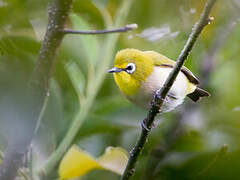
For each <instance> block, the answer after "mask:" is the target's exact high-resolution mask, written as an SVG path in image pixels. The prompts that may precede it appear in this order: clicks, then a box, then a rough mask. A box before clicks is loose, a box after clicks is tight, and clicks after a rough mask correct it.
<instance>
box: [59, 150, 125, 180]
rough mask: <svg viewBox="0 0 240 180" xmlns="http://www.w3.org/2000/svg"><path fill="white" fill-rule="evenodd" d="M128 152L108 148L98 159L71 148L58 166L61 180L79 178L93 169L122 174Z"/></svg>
mask: <svg viewBox="0 0 240 180" xmlns="http://www.w3.org/2000/svg"><path fill="white" fill-rule="evenodd" d="M128 156H129V154H128V152H127V151H125V150H124V149H123V148H120V147H108V148H106V150H105V152H104V154H103V155H102V156H100V157H99V158H98V159H95V158H94V157H92V156H91V155H90V154H89V153H88V152H86V151H83V150H81V149H80V148H78V147H77V146H72V147H71V148H70V150H69V151H68V152H67V153H66V155H65V156H64V157H63V159H62V161H61V163H60V166H59V175H60V178H61V179H70V178H76V177H81V176H83V175H85V174H87V173H88V172H89V171H91V170H93V169H106V170H110V171H112V172H115V173H117V174H120V175H121V174H122V173H123V171H124V169H125V167H126V165H127V162H128Z"/></svg>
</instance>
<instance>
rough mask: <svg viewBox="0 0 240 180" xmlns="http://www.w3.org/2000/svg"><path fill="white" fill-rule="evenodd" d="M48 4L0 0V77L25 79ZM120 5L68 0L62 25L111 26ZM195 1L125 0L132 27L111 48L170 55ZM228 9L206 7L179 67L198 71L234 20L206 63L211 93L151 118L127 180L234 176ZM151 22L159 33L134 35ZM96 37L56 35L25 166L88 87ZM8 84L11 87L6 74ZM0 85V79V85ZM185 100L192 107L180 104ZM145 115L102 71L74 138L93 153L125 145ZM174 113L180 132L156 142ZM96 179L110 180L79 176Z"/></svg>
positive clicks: (52, 139) (61, 130) (42, 151)
mask: <svg viewBox="0 0 240 180" xmlns="http://www.w3.org/2000/svg"><path fill="white" fill-rule="evenodd" d="M48 3H49V1H48V0H42V1H31V0H22V1H17V0H0V14H1V16H0V74H1V77H0V78H1V79H4V78H5V77H4V76H5V73H6V72H11V71H14V72H15V71H17V74H18V71H19V74H21V75H22V72H24V74H25V75H24V78H25V80H26V81H27V80H28V78H29V77H30V75H31V72H32V70H33V68H34V64H35V62H36V59H37V55H38V51H39V48H40V43H41V41H42V40H43V35H44V32H45V30H46V25H47V5H48ZM120 3H121V1H120V0H105V1H97V0H92V1H90V0H87V1H83V0H75V1H74V4H73V9H72V13H71V15H70V17H69V22H68V26H69V27H72V28H73V29H81V30H91V29H104V28H106V27H107V25H108V24H109V23H111V21H112V20H111V18H112V17H114V15H115V14H116V11H117V9H118V8H119V5H120ZM204 3H205V1H195V0H175V1H167V0H148V1H146V0H138V1H137V0H135V1H134V3H133V6H132V8H131V11H130V14H129V17H128V19H127V22H126V24H131V23H137V24H138V26H139V28H138V29H137V30H135V31H132V32H128V33H123V34H121V36H120V39H119V41H118V43H117V48H116V49H115V50H114V52H116V51H117V50H119V49H122V48H127V47H131V48H137V49H141V50H155V51H157V52H160V53H162V54H164V55H166V56H168V57H170V58H172V59H176V58H177V56H178V55H179V53H180V51H181V49H182V48H183V46H184V44H185V42H186V40H187V38H188V35H189V33H190V32H191V28H192V25H193V24H194V23H195V22H196V20H197V19H198V18H199V15H200V12H201V10H202V9H203V6H204ZM238 7H240V1H238V0H233V1H219V2H217V5H216V6H215V8H214V10H213V13H212V16H214V18H215V20H214V21H213V22H212V23H211V25H210V26H208V27H207V28H206V29H205V30H204V32H203V34H202V35H201V37H200V38H199V40H198V41H197V43H196V46H195V47H194V49H193V51H192V53H191V55H190V57H189V60H188V61H187V63H186V66H187V67H188V68H189V69H191V70H192V71H193V72H194V73H195V74H196V75H199V76H200V75H201V71H202V68H203V61H204V59H205V57H206V55H208V54H209V53H211V52H209V51H211V50H212V48H214V47H212V46H213V45H214V43H213V42H214V41H215V40H216V39H218V38H221V36H222V34H221V33H219V32H222V33H224V32H225V31H224V29H226V26H227V25H228V24H229V23H236V24H235V26H234V28H233V30H232V31H231V32H230V33H229V35H228V36H227V39H226V40H225V41H224V43H223V44H221V45H220V48H219V50H218V51H216V54H214V57H215V59H214V68H213V69H212V70H211V73H210V75H209V78H208V81H207V85H205V86H207V88H208V90H209V91H210V92H211V94H212V96H211V97H210V98H208V99H204V100H202V101H201V102H200V103H198V104H197V105H193V103H192V102H190V101H187V102H185V104H184V105H183V106H182V107H179V108H178V109H177V110H176V111H174V112H172V113H168V114H163V115H161V117H159V120H158V124H159V125H158V127H157V128H155V129H154V130H153V133H152V135H151V137H150V139H149V142H148V144H147V145H146V148H145V150H144V152H143V156H142V157H141V158H140V161H139V163H138V168H137V171H136V174H135V176H134V178H133V179H144V178H146V173H147V174H148V175H149V176H150V174H151V176H153V177H155V179H238V176H239V174H238V169H239V162H240V153H239V150H240V141H239V138H240V96H239V94H238V93H239V92H240V83H239V77H240V71H239V69H240V61H239V59H240V53H239V52H240V51H239V50H240V49H239V47H240V46H239V44H240V30H239V29H240V24H239V19H238V18H235V19H234V18H232V17H233V16H234V14H236V13H239V10H240V9H238ZM152 27H156V28H159V29H160V30H167V31H163V32H162V31H160V32H158V36H157V37H156V38H155V40H154V41H149V38H148V37H153V36H154V33H153V34H151V33H150V35H149V36H147V37H144V34H143V31H144V30H146V29H148V28H152ZM163 28H165V29H163ZM174 32H176V33H175V34H173V33H174ZM161 33H162V34H161ZM106 36H108V35H99V36H96V35H93V36H84V35H67V36H66V37H65V38H64V41H63V42H62V45H61V48H60V50H59V55H58V61H57V66H56V73H55V76H54V79H53V80H52V82H51V93H50V99H49V103H48V105H47V109H46V112H45V115H44V117H43V121H42V123H41V125H40V129H39V131H38V134H37V135H36V137H35V141H34V168H38V167H39V166H41V165H42V164H43V163H44V162H45V160H46V159H47V158H48V157H49V156H50V154H51V152H53V151H55V148H56V147H57V145H58V144H59V143H60V142H61V140H62V139H63V137H64V136H65V134H66V132H67V131H68V127H69V126H70V123H71V121H72V119H73V117H74V116H75V115H76V114H77V113H78V112H79V111H80V110H79V109H80V108H82V107H81V104H82V103H83V101H84V97H85V96H86V95H88V94H89V93H90V92H92V91H94V89H92V87H89V86H88V85H89V81H92V80H93V79H92V78H96V77H97V76H98V75H97V74H96V73H97V71H96V70H97V69H98V67H99V65H100V64H101V62H102V61H103V59H102V57H106V56H105V55H103V54H102V53H104V52H103V51H102V50H103V46H104V43H105V41H104V37H106ZM159 37H160V38H159ZM113 58H114V57H112V59H113ZM112 62H113V61H112ZM201 76H202V75H201ZM9 81H11V82H10V83H16V82H15V81H14V80H13V79H9ZM200 81H201V79H200ZM0 82H2V81H0ZM3 86H4V84H0V89H2V88H4V87H3ZM0 92H2V91H0ZM0 97H2V96H0ZM0 101H1V99H0ZM23 103H24V102H23ZM185 105H187V107H194V108H185V107H184V106H185ZM146 113H147V111H143V110H141V109H139V108H138V107H135V106H134V105H133V104H131V103H129V102H128V101H127V100H125V99H124V97H123V96H122V95H121V93H120V92H119V90H118V88H117V87H116V85H115V83H114V81H113V77H112V75H106V78H105V80H104V82H103V84H102V85H101V88H100V90H99V92H97V97H96V99H94V103H93V106H92V107H91V108H90V111H89V113H88V115H87V119H86V121H84V123H83V124H82V126H81V129H80V131H79V133H78V135H77V137H76V138H75V143H76V144H78V145H79V146H80V147H81V148H82V149H85V150H87V151H89V152H91V153H93V154H94V155H96V156H97V155H100V154H102V152H103V150H104V149H105V147H106V146H122V147H124V148H126V149H127V150H130V149H131V147H133V145H134V144H135V141H136V138H137V136H138V135H139V133H140V128H141V126H140V121H141V120H142V119H143V118H144V117H145V116H146ZM181 118H182V120H181V127H180V129H181V133H180V134H179V135H178V137H177V138H173V139H171V138H169V139H168V141H167V142H166V141H165V139H166V137H169V136H171V135H172V134H171V133H173V127H174V126H175V124H176V123H177V122H178V121H179V120H180V119H181ZM0 125H1V124H0ZM0 135H1V136H0V148H1V150H2V151H4V147H5V145H6V139H4V138H5V137H4V134H2V133H1V132H0ZM169 141H170V142H169ZM166 144H171V146H166ZM223 144H228V147H229V150H228V152H227V153H225V154H224V155H219V151H220V149H221V147H222V146H223ZM159 147H167V152H165V153H164V155H163V156H161V157H158V156H156V157H154V158H155V160H156V163H155V164H152V165H153V166H154V168H153V169H152V170H151V171H149V170H148V169H147V167H148V166H149V165H151V161H150V162H149V159H150V158H151V156H154V155H153V153H151V152H152V151H153V150H154V149H159ZM156 152H158V151H156ZM159 154H160V155H161V154H162V151H159ZM159 154H158V155H159ZM216 157H217V158H216ZM149 163H150V164H149ZM203 170H204V171H203ZM56 171H57V169H56ZM201 172H203V173H202V174H201ZM149 173H150V174H149ZM96 178H99V179H118V178H119V177H118V176H117V175H115V174H112V173H110V172H105V171H96V172H92V173H90V174H88V175H86V176H85V177H84V178H83V179H87V180H91V179H96Z"/></svg>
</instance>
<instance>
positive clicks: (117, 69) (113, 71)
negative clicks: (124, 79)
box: [108, 67, 123, 73]
mask: <svg viewBox="0 0 240 180" xmlns="http://www.w3.org/2000/svg"><path fill="white" fill-rule="evenodd" d="M121 71H123V70H122V69H120V68H117V67H114V68H112V69H109V70H108V72H109V73H117V72H121Z"/></svg>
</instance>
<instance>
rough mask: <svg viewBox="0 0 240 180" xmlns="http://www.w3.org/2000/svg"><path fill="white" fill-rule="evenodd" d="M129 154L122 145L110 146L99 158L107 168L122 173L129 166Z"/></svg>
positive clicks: (101, 163) (99, 161)
mask: <svg viewBox="0 0 240 180" xmlns="http://www.w3.org/2000/svg"><path fill="white" fill-rule="evenodd" d="M128 158H129V154H128V152H127V151H126V150H125V149H123V148H120V147H108V148H107V149H106V150H105V153H104V154H103V155H102V156H101V157H99V158H98V163H99V164H100V165H101V166H102V167H103V168H104V169H107V170H110V171H113V172H115V173H117V174H120V175H122V174H123V172H124V169H125V167H126V166H127V162H128Z"/></svg>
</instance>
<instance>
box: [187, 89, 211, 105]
mask: <svg viewBox="0 0 240 180" xmlns="http://www.w3.org/2000/svg"><path fill="white" fill-rule="evenodd" d="M187 96H188V97H189V98H190V99H191V100H193V101H194V102H197V101H198V100H200V99H201V98H202V97H204V96H210V93H208V92H207V91H205V90H203V89H201V88H199V87H197V88H196V89H195V91H194V92H192V93H191V94H188V95H187Z"/></svg>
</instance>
